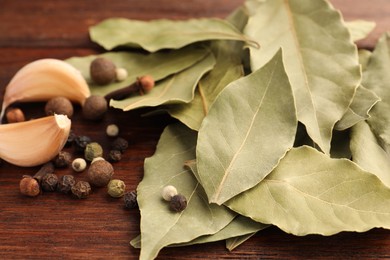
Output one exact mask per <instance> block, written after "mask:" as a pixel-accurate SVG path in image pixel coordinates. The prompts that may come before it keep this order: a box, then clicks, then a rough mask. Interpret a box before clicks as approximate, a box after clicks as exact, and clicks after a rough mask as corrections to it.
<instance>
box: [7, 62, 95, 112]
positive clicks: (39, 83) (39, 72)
mask: <svg viewBox="0 0 390 260" xmlns="http://www.w3.org/2000/svg"><path fill="white" fill-rule="evenodd" d="M90 95H91V93H90V90H89V87H88V84H87V82H86V81H85V79H84V78H83V76H82V75H81V73H80V72H79V71H78V70H77V69H75V68H74V67H73V66H72V65H70V64H68V63H66V62H65V61H62V60H58V59H40V60H36V61H33V62H31V63H29V64H27V65H25V66H24V67H22V68H21V69H20V70H19V71H18V72H17V73H16V74H15V76H14V77H13V78H12V79H11V81H10V82H9V84H8V85H7V87H6V89H5V94H4V100H3V105H2V109H1V114H0V119H2V118H3V115H4V112H5V109H6V108H7V107H8V106H9V105H10V104H12V103H14V102H16V101H18V102H30V101H47V100H49V99H50V98H53V97H58V96H63V97H66V98H68V99H69V100H70V101H72V102H76V103H79V104H81V105H83V104H84V101H85V99H86V98H87V97H89V96H90Z"/></svg>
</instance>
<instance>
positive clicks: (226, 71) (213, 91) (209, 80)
mask: <svg viewBox="0 0 390 260" xmlns="http://www.w3.org/2000/svg"><path fill="white" fill-rule="evenodd" d="M217 55H218V56H217V63H216V66H215V67H214V68H213V70H212V71H211V72H210V73H209V74H207V75H206V76H205V77H204V78H202V79H201V80H200V82H199V84H198V87H197V89H196V92H195V97H194V99H193V100H192V101H191V102H190V103H185V104H178V105H171V106H169V107H168V113H169V114H170V115H171V116H172V117H174V118H177V119H179V120H180V121H181V122H183V123H184V124H186V125H187V126H188V127H190V128H191V129H193V130H197V131H198V130H199V128H200V125H201V123H202V121H203V119H204V117H205V116H206V115H207V113H208V111H209V109H210V106H211V104H212V103H213V102H214V100H215V98H216V97H217V96H218V94H219V93H220V92H221V91H222V90H223V89H224V88H225V87H226V86H227V85H228V84H229V83H230V82H232V81H234V80H237V79H239V78H240V77H242V76H243V71H242V66H241V64H237V63H233V62H232V61H231V60H229V59H228V58H227V57H228V56H229V55H232V54H231V53H229V52H225V51H223V50H220V51H219V52H218V53H217Z"/></svg>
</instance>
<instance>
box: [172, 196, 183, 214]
mask: <svg viewBox="0 0 390 260" xmlns="http://www.w3.org/2000/svg"><path fill="white" fill-rule="evenodd" d="M186 207H187V199H186V197H184V196H183V195H182V194H177V195H175V196H173V197H172V198H171V201H169V208H170V209H171V210H172V211H176V212H180V211H183V210H184V209H185V208H186Z"/></svg>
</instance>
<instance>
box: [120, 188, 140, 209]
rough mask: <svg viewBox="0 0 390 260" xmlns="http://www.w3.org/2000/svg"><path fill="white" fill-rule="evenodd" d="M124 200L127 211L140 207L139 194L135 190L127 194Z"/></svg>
mask: <svg viewBox="0 0 390 260" xmlns="http://www.w3.org/2000/svg"><path fill="white" fill-rule="evenodd" d="M123 200H124V202H125V208H127V209H135V208H137V207H138V202H137V192H136V191H134V190H133V191H129V192H126V193H125V195H124V196H123Z"/></svg>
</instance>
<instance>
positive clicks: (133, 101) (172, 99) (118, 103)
mask: <svg viewBox="0 0 390 260" xmlns="http://www.w3.org/2000/svg"><path fill="white" fill-rule="evenodd" d="M214 65H215V58H214V56H213V55H212V54H211V53H210V54H209V55H207V56H206V57H205V58H204V59H203V60H201V61H199V62H198V63H196V64H194V65H193V66H191V67H189V68H187V69H186V70H183V71H180V72H178V73H176V74H174V75H172V76H169V77H168V78H165V79H163V80H161V81H159V82H157V83H156V86H155V87H154V88H153V89H152V90H151V91H150V92H149V93H147V94H146V95H143V96H132V97H129V98H127V99H124V100H113V99H111V101H110V106H112V107H115V108H119V109H122V110H124V111H128V110H132V109H136V108H140V107H155V106H159V105H162V104H172V103H183V102H184V103H188V102H190V101H191V100H193V99H194V91H195V88H196V85H197V84H198V82H199V80H200V78H201V77H202V76H203V75H204V74H205V73H206V72H208V71H210V70H211V69H212V68H213V67H214Z"/></svg>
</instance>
